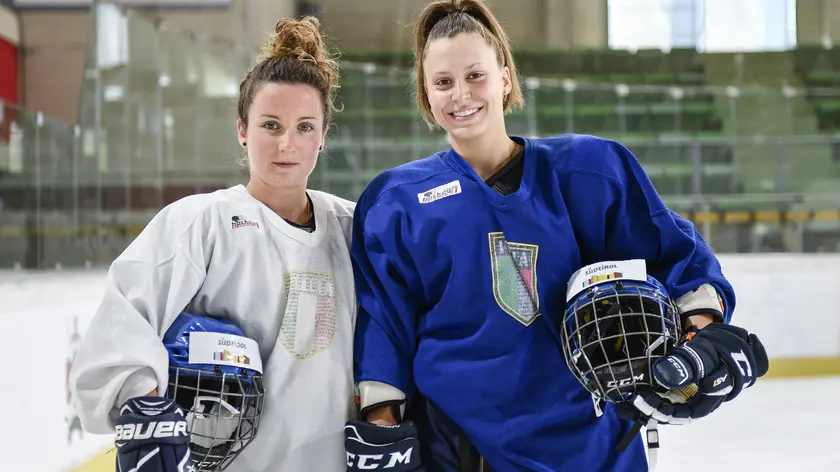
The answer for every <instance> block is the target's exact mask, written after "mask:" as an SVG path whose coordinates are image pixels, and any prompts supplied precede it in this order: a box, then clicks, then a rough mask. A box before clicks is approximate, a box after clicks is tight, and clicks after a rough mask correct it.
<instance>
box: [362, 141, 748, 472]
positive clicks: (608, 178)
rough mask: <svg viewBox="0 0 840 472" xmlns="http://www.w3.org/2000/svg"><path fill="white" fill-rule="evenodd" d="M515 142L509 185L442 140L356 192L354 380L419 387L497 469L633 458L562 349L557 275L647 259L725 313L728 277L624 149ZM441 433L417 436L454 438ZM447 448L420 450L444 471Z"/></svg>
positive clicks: (600, 464) (666, 280) (622, 463)
mask: <svg viewBox="0 0 840 472" xmlns="http://www.w3.org/2000/svg"><path fill="white" fill-rule="evenodd" d="M517 139H518V140H519V141H520V142H524V144H525V151H524V152H525V154H524V169H523V175H522V181H521V185H520V187H519V189H518V190H517V191H516V192H514V193H512V194H510V195H507V196H503V195H501V194H499V193H497V192H496V191H494V190H493V189H491V188H490V187H489V186H488V185H487V184H486V183H485V182H484V181H482V179H481V178H480V177H479V176H478V175H477V174H476V172H475V171H474V170H473V169H472V168H471V167H470V166H469V165H468V164H467V163H466V161H464V159H463V158H462V157H461V156H459V155H458V154H457V153H456V152H455V151H454V150H449V151H446V152H440V153H437V154H434V155H432V156H429V157H427V158H425V159H423V160H419V161H414V162H411V163H408V164H405V165H402V166H399V167H397V168H394V169H391V170H388V171H386V172H384V173H383V174H381V175H379V176H378V177H377V178H376V179H374V180H373V182H371V184H370V185H369V186H368V188H367V189H366V190H365V192H364V193H363V195H362V196H361V198H360V200H359V202H358V204H357V206H356V217H355V223H354V224H355V228H354V233H353V242H352V249H351V251H352V259H353V263H354V270H355V276H356V284H357V290H358V299H359V303H360V312H359V317H358V323H357V328H356V352H355V362H356V373H357V374H356V375H357V379H356V380H357V381H359V382H361V381H366V380H371V381H379V382H383V383H386V384H389V385H392V386H394V387H397V388H399V389H400V390H401V391H403V392H404V393H405V394H406V396H407V397H409V398H411V397H412V395H413V394H414V393H415V392H419V393H420V394H422V396H423V397H425V398H426V399H427V400H428V402H430V403H431V404H433V405H434V406H435V407H436V408H439V410H440V411H442V412H443V413H444V414H445V415H446V416H447V417H448V418H449V419H451V420H452V421H453V422H454V423H455V424H456V425H457V426H458V427H459V428H460V429H461V430H462V432H463V434H465V435H466V437H468V438H469V440H470V441H471V442H472V443H473V444H474V445H475V447H476V448H477V449H478V451H479V452H480V453H481V454H482V455H483V456H484V457H485V458H486V459H487V461H488V462H489V463H490V464H491V465H492V466H493V467H494V468H495V469H496V470H499V471H519V470H529V471H545V472H549V471H551V472H559V471H573V472H578V471H582V470H585V471H588V472H601V471H604V472H605V471H616V472H617V471H633V472H637V471H640V470H646V469H647V462H646V459H645V454H644V449H643V443H642V441H641V436H639V437H638V438H637V439H636V440H635V441H634V443H633V444H632V445H631V447H630V448H628V449H627V450H626V451H624V452H622V453H618V452H615V446H616V445H617V444H618V442H619V441H620V440H621V439H622V436H623V434H624V432H626V431H627V430H628V428H629V424H627V423H626V422H625V421H624V420H621V419H619V418H618V417H617V416H616V414H615V412H614V409H613V408H610V407H608V408H607V409H606V411H605V413H604V415H603V416H601V417H596V415H595V412H594V408H593V404H592V400H591V397H590V395H589V394H588V393H587V392H586V391H585V390H584V389H583V387H582V386H581V385H580V384H579V383H578V382H577V381H576V380H575V378H574V377H573V375H572V373H571V372H570V371H569V369H568V367H567V366H566V364H565V362H564V360H563V354H562V350H561V347H560V337H559V335H558V332H559V329H558V323H559V320H560V319H561V317H562V315H563V311H564V303H565V290H566V283H567V281H568V279H569V277H570V276H571V275H572V273H573V272H574V271H576V270H577V269H579V268H580V267H582V266H583V265H586V264H590V263H594V262H598V261H601V260H625V259H644V260H645V261H646V262H647V266H648V271H649V273H650V274H651V275H653V276H654V277H656V278H657V279H658V280H660V281H661V282H662V283H663V284H664V285H665V286H666V287H667V288H668V289H669V291H670V294H671V295H672V296H673V297H675V298H676V297H679V296H681V295H683V294H685V293H687V292H688V291H690V290H692V289H694V288H696V287H698V286H700V285H701V284H704V283H709V284H712V285H713V286H714V287H715V288H716V289H717V290H718V292H719V294H720V295H721V296H722V298H723V300H724V303H725V308H726V312H725V314H724V315H725V318H726V320H727V322H728V320H729V318H730V316H731V313H732V309H733V308H734V305H735V298H734V294H733V290H732V287H731V286H730V284H729V283H728V282H727V281H726V279H725V278H724V276H723V275H722V273H721V268H720V265H719V263H718V261H717V259H716V258H715V257H714V255H713V254H712V252H711V250H710V249H709V247H708V246H707V245H706V243H705V242H704V241H703V239H702V238H701V236H700V234H699V233H698V232H697V230H696V228H695V226H694V225H693V224H692V223H691V222H689V221H687V220H685V219H683V218H682V217H680V216H679V215H677V214H676V213H674V212H672V211H670V210H669V209H668V208H666V207H665V205H664V204H663V202H662V200H661V199H660V197H659V196H658V194H657V193H656V191H655V190H654V187H653V185H652V184H651V182H650V180H649V179H648V177H647V176H646V174H645V173H644V171H643V169H642V167H641V165H640V164H639V162H638V161H637V160H636V158H635V157H634V156H633V155H632V154H631V152H630V151H629V150H628V149H626V148H625V147H623V146H621V145H620V144H618V143H616V142H613V141H609V140H604V139H600V138H596V137H593V136H584V135H564V136H560V137H554V138H544V139H522V138H517ZM444 430H445V428H434V427H433V428H431V430H430V431H432V434H436V435H439V436H441V435H446V434H448V433H442V432H441V431H444ZM450 436H451V435H450ZM454 440H455V439H454V438H452V437H431V438H429V437H424V438H421V441H431V442H436V441H444V442H446V443H447V444H449V445H450V446H451V449H454V450H457V447H456V446H454V445H453V444H454V443H453V441H454ZM445 450H446V448H445V447H444V448H439V449H438V450H437V451H438V452H437V453H436V454H435V457H424V458H423V460H424V461H426V462H427V463H428V462H430V461H431V462H432V464H431V465H430V467H429V469H430V470H453V469H452V467H453V466H454V461H453V459H452V458H446V457H444V456H445V454H443V453H442V452H441V451H445ZM444 463H446V464H449V465H448V466H444V465H441V464H444ZM454 470H457V469H454Z"/></svg>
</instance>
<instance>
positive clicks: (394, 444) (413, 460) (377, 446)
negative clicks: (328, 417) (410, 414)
mask: <svg viewBox="0 0 840 472" xmlns="http://www.w3.org/2000/svg"><path fill="white" fill-rule="evenodd" d="M344 448H345V450H346V451H347V470H348V472H349V471H361V470H387V471H394V472H423V467H422V466H421V465H420V441H419V440H418V439H417V427H416V426H414V423H413V422H411V421H405V422H403V423H400V424H396V425H388V426H383V425H377V424H373V423H367V422H364V421H348V422H347V424H346V425H345V426H344Z"/></svg>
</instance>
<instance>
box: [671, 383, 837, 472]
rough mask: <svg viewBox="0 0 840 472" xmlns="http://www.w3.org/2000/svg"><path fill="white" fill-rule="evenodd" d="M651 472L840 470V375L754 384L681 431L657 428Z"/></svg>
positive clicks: (674, 428)
mask: <svg viewBox="0 0 840 472" xmlns="http://www.w3.org/2000/svg"><path fill="white" fill-rule="evenodd" d="M659 431H660V433H659V437H660V451H659V457H658V459H657V464H656V469H655V471H656V472H744V471H750V472H840V377H830V378H813V379H759V381H758V383H756V385H755V386H754V387H752V388H750V389H747V390H745V391H744V392H742V393H741V395H740V396H739V397H738V398H736V399H735V400H734V401H732V402H730V403H725V404H724V405H723V406H722V407H721V409H719V410H718V411H716V412H714V413H713V414H712V415H710V416H708V417H707V418H704V419H702V420H700V421H698V422H696V423H692V424H690V425H686V426H660V428H659Z"/></svg>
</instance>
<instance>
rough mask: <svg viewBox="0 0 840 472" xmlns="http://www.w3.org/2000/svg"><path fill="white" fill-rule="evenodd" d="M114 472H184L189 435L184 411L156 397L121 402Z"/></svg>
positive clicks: (172, 403) (166, 400)
mask: <svg viewBox="0 0 840 472" xmlns="http://www.w3.org/2000/svg"><path fill="white" fill-rule="evenodd" d="M116 423H117V424H116V430H117V434H116V439H115V441H114V444H115V445H116V447H117V470H121V471H129V470H131V471H136V472H187V471H188V470H192V469H191V468H190V465H191V464H192V461H191V460H190V444H189V441H190V436H189V432H188V430H187V421H186V419H185V418H184V411H183V410H182V409H181V408H180V407H179V406H178V405H177V404H175V403H174V402H173V401H171V400H168V399H166V398H160V397H138V398H132V399H131V400H128V401H127V402H125V404H124V405H123V406H122V408H120V417H119V418H118V419H117V422H116Z"/></svg>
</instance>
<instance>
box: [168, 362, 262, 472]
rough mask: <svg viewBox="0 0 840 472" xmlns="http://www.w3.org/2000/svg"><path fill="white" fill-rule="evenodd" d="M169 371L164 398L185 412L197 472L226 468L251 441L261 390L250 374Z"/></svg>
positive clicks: (247, 371) (187, 369)
mask: <svg viewBox="0 0 840 472" xmlns="http://www.w3.org/2000/svg"><path fill="white" fill-rule="evenodd" d="M214 367H215V368H214V369H213V370H212V371H211V370H207V369H205V368H198V369H194V368H190V367H172V368H170V371H169V372H170V375H169V388H168V390H167V396H168V397H169V398H170V399H171V400H173V401H175V403H177V404H178V405H180V406H181V407H182V408H184V410H186V411H187V414H186V419H187V426H188V428H189V429H188V431H189V432H190V454H191V456H192V460H193V462H194V466H195V470H196V471H197V472H210V471H221V470H224V469H226V468H227V467H228V466H229V465H230V463H231V462H232V461H233V459H234V458H236V456H237V455H239V453H240V452H241V451H242V450H243V449H244V448H245V446H247V445H248V444H249V443H250V442H251V441H252V440H253V439H254V437H255V436H256V434H257V430H258V427H259V419H260V415H261V413H262V409H263V401H264V398H265V389H264V387H263V377H262V375H261V374H259V373H257V372H255V371H253V370H250V369H237V370H238V371H239V372H230V370H231V369H230V368H229V367H224V368H222V367H220V366H214Z"/></svg>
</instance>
